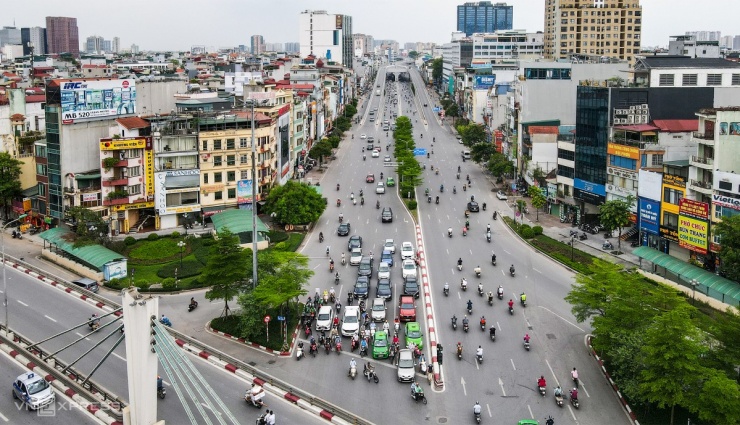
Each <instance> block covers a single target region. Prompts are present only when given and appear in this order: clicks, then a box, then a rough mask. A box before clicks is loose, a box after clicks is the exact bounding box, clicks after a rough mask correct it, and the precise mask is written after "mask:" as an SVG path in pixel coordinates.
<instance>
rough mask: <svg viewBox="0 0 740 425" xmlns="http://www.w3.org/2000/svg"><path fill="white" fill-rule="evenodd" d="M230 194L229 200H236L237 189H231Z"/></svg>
mask: <svg viewBox="0 0 740 425" xmlns="http://www.w3.org/2000/svg"><path fill="white" fill-rule="evenodd" d="M228 192H229V195H228V196H229V199H234V198H236V189H234V188H231V189H229V190H228Z"/></svg>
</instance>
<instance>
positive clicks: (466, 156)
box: [462, 150, 470, 161]
mask: <svg viewBox="0 0 740 425" xmlns="http://www.w3.org/2000/svg"><path fill="white" fill-rule="evenodd" d="M462 159H463V161H465V160H468V159H470V151H469V150H464V151H463V152H462Z"/></svg>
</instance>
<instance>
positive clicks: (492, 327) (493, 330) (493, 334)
mask: <svg viewBox="0 0 740 425" xmlns="http://www.w3.org/2000/svg"><path fill="white" fill-rule="evenodd" d="M488 333H489V334H490V335H491V336H492V337H495V336H496V325H491V329H489V330H488Z"/></svg>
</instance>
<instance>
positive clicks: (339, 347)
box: [334, 341, 342, 355]
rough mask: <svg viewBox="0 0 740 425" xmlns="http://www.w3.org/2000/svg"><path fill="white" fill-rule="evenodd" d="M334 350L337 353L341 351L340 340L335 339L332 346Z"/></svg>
mask: <svg viewBox="0 0 740 425" xmlns="http://www.w3.org/2000/svg"><path fill="white" fill-rule="evenodd" d="M334 350H335V351H336V352H337V355H339V354H340V353H341V352H342V341H337V343H336V345H335V346H334Z"/></svg>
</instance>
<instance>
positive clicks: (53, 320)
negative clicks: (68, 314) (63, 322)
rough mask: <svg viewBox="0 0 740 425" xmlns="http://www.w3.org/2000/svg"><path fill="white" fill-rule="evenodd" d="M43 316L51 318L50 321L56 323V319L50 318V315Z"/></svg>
mask: <svg viewBox="0 0 740 425" xmlns="http://www.w3.org/2000/svg"><path fill="white" fill-rule="evenodd" d="M44 317H46V318H47V319H49V320H51V321H52V322H54V323H56V322H57V321H56V320H55V319H53V318H51V317H49V316H47V315H45V314H44Z"/></svg>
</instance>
